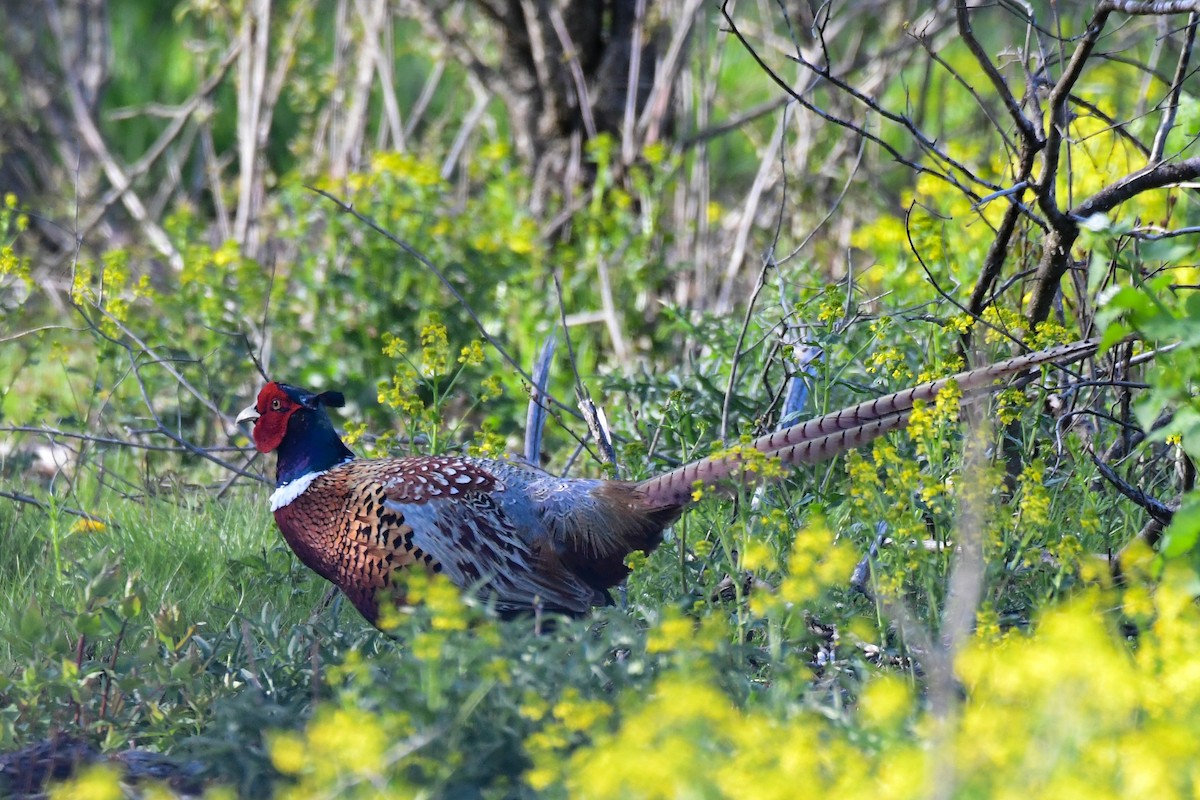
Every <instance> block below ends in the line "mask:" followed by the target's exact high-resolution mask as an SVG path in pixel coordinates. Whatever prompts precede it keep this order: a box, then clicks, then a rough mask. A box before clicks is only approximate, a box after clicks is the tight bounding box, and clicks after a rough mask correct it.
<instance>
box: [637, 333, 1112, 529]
mask: <svg viewBox="0 0 1200 800" xmlns="http://www.w3.org/2000/svg"><path fill="white" fill-rule="evenodd" d="M1098 346H1099V339H1087V340H1085V341H1081V342H1075V343H1074V344H1064V345H1060V346H1058V347H1051V348H1049V349H1046V350H1039V351H1037V352H1036V353H1029V354H1027V355H1023V356H1016V357H1014V358H1009V359H1006V360H1004V361H998V362H996V363H995V364H990V365H988V366H986V367H980V368H978V369H973V370H968V371H966V372H960V373H958V374H957V375H953V376H951V377H949V378H941V379H939V380H936V381H930V382H929V383H922V384H920V385H918V386H914V387H912V388H910V389H905V390H903V391H900V392H896V393H894V394H889V395H885V396H884V397H879V398H876V399H874V400H867V401H865V402H862V403H859V404H858V405H854V406H850V407H849V408H844V409H842V410H841V411H835V412H833V413H832V414H826V415H825V416H823V417H817V418H816V419H811V420H809V421H807V422H801V423H797V424H796V425H793V426H791V427H790V428H785V429H783V430H781V431H776V432H775V433H770V434H766V435H764V436H760V437H759V438H757V439H755V440H754V441H753V442H752V443H751V444H752V446H753V447H754V448H755V449H756V450H759V451H761V452H764V453H769V454H770V455H772V456H775V457H777V458H779V459H781V460H782V461H783V463H785V464H814V463H817V462H820V461H826V460H828V459H830V458H833V457H834V456H836V455H838V454H839V453H844V452H846V451H848V450H853V449H855V448H856V447H860V446H862V445H864V444H866V443H868V442H870V441H871V440H873V439H876V438H878V437H880V436H883V435H884V434H887V433H890V432H891V431H894V430H897V429H899V428H903V427H904V426H905V425H907V424H908V417H909V414H910V413H911V412H912V408H913V403H915V402H917V401H921V402H930V401H932V400H933V399H934V398H936V397H937V395H938V392H940V391H941V390H942V389H944V388H945V387H946V385H947V384H948V383H949V382H950V381H954V382H956V383H957V384H958V387H959V390H960V391H961V392H962V395H963V399H964V400H967V399H971V398H975V397H980V396H982V395H986V394H988V393H990V392H991V391H992V390H993V389H995V388H996V381H998V380H1000V379H1002V378H1007V377H1011V376H1014V375H1019V374H1021V373H1023V372H1026V371H1028V370H1030V369H1034V368H1035V367H1041V366H1044V365H1046V364H1055V363H1057V364H1070V363H1073V362H1075V361H1081V360H1082V359H1085V358H1087V357H1089V356H1091V355H1094V354H1095V352H1096V349H1097V348H1098ZM738 464H739V460H738V459H737V458H720V457H718V458H706V459H703V460H701V461H695V462H692V463H691V464H686V465H684V466H682V467H679V468H678V469H675V470H672V471H671V472H668V473H665V474H663V475H660V476H658V477H657V478H650V479H648V480H646V481H643V482H642V483H640V484H638V488H639V489H640V490H641V492H642V494H643V496H644V497H645V499H646V501H647V503H648V504H651V505H663V506H675V505H678V506H682V505H686V504H687V503H688V502H689V501H690V499H691V495H692V485H693V484H694V483H695V482H696V481H703V482H706V483H707V482H710V481H716V480H720V479H721V478H725V477H728V476H729V475H730V474H731V473H732V472H733V471H734V470H735V469H737V466H738Z"/></svg>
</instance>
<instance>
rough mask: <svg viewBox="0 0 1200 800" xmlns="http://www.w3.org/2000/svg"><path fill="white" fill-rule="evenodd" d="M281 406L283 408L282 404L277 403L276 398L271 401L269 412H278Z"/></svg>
mask: <svg viewBox="0 0 1200 800" xmlns="http://www.w3.org/2000/svg"><path fill="white" fill-rule="evenodd" d="M282 406H283V404H282V403H280V402H279V398H278V397H277V398H275V399H274V400H272V401H271V410H272V411H278V410H279V409H280V408H281V407H282Z"/></svg>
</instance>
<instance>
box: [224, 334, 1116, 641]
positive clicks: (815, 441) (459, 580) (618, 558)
mask: <svg viewBox="0 0 1200 800" xmlns="http://www.w3.org/2000/svg"><path fill="white" fill-rule="evenodd" d="M1097 344H1098V342H1097V340H1094V339H1093V340H1088V341H1082V342H1078V343H1075V344H1068V345H1062V346H1059V347H1054V348H1051V349H1048V350H1042V351H1038V352H1035V353H1030V354H1028V355H1023V356H1017V357H1015V358H1010V359H1008V360H1005V361H1000V362H997V363H995V364H992V365H991V366H987V367H981V368H979V369H974V370H970V371H967V372H962V373H959V374H958V375H955V376H953V377H952V378H943V379H941V380H937V381H932V382H929V383H923V384H921V385H919V386H915V387H913V388H911V389H907V390H905V391H902V392H897V393H895V394H890V395H887V396H885V397H880V398H877V399H874V400H868V401H866V402H862V403H859V404H857V405H854V406H851V407H849V408H845V409H843V410H841V411H837V412H835V413H832V414H826V415H825V416H822V417H818V418H816V419H812V420H809V421H808V422H803V423H799V424H796V425H793V426H791V427H789V428H785V429H783V430H780V431H777V432H775V433H771V434H767V435H765V436H761V437H759V438H758V439H755V440H754V441H753V442H752V446H753V447H754V448H755V449H757V450H759V451H761V452H764V453H767V454H768V455H770V456H772V457H776V458H778V459H779V460H780V461H782V462H783V463H785V464H804V463H815V462H819V461H822V460H825V459H829V458H832V457H833V456H835V455H837V454H839V453H842V452H844V451H847V450H851V449H853V448H856V447H858V446H860V445H862V444H865V443H867V442H869V441H871V440H872V439H875V438H876V437H878V436H881V435H883V434H886V433H888V432H889V431H893V430H896V429H898V428H901V427H903V426H904V425H905V424H906V423H907V421H908V418H909V414H910V413H911V411H912V408H913V403H914V402H918V401H930V400H932V399H933V398H935V397H936V396H937V394H938V392H939V391H941V389H942V388H944V387H945V386H946V385H947V383H948V382H949V381H951V380H953V381H955V382H957V384H958V387H959V389H960V390H961V392H962V395H963V398H964V399H969V398H972V397H980V396H983V395H986V394H988V393H989V392H990V391H991V390H992V388H993V385H994V384H995V383H996V381H997V380H999V379H1001V378H1005V377H1011V376H1015V375H1019V374H1021V373H1024V372H1026V371H1028V370H1030V369H1033V368H1035V367H1039V366H1042V365H1046V364H1052V363H1071V362H1074V361H1078V360H1081V359H1084V358H1087V357H1089V356H1091V355H1093V354H1094V353H1095V352H1096V349H1097ZM344 404H345V400H344V398H343V396H342V394H341V393H340V392H321V393H319V394H314V393H312V392H308V391H305V390H304V389H300V388H297V387H295V386H289V385H288V384H284V383H276V382H270V383H268V384H266V386H264V387H263V388H262V390H261V391H260V392H259V394H258V398H257V401H256V402H255V404H254V405H252V406H250V407H248V408H246V409H245V410H243V411H242V412H241V413H240V414H238V416H237V422H238V423H241V422H249V421H253V422H254V431H253V439H254V444H255V446H256V447H257V448H258V450H259V451H260V452H263V453H269V452H271V451H275V452H276V453H277V462H278V463H277V468H276V488H275V491H274V493H273V494H272V495H271V511H272V512H273V513H274V515H275V521H276V523H277V524H278V526H279V530H280V531H281V532H282V534H283V538H284V540H285V541H286V542H287V543H288V546H289V547H291V549H292V550H293V551H294V552H295V553H296V555H297V556H298V557H299V558H300V560H301V561H303V562H304V563H305V564H306V565H307V566H308V567H310V568H311V569H312V570H314V571H315V572H316V573H317V574H319V575H321V576H322V577H323V578H325V579H326V580H328V581H330V582H331V583H333V584H334V585H336V586H337V587H338V588H340V589H341V590H342V591H343V592H344V593H345V594H346V596H347V597H348V598H349V599H350V601H351V602H352V603H353V604H354V606H355V607H356V608H357V609H358V610H359V612H361V613H362V615H363V616H364V617H365V618H366V619H367V620H368V621H369V622H371V623H373V624H376V623H377V622H378V620H379V609H380V605H379V603H380V601H381V599H382V598H383V597H384V596H386V594H387V593H388V592H389V591H390V592H392V593H393V595H394V594H395V590H394V589H393V588H392V586H391V584H392V578H393V576H394V575H396V573H397V572H398V571H399V570H402V569H406V568H410V567H419V568H424V569H426V570H429V571H432V572H435V573H442V574H444V575H446V576H447V577H448V578H449V579H450V580H451V581H453V582H454V583H455V584H456V585H457V586H459V587H460V588H462V589H463V590H466V591H468V592H472V593H475V594H476V595H478V596H480V597H481V598H485V599H486V600H488V601H490V602H492V603H494V604H495V608H496V610H497V611H498V612H499V613H500V614H502V615H508V616H511V615H513V614H518V613H521V612H524V611H529V610H532V609H535V608H540V609H542V610H547V611H554V612H559V613H564V614H568V615H581V614H584V613H586V612H587V611H588V609H590V608H591V607H592V606H595V605H604V604H610V603H611V602H612V598H611V596H610V595H609V591H608V590H609V589H611V588H613V587H614V586H616V585H617V584H619V583H620V582H621V581H622V580H624V579H625V577H626V575H627V573H628V569H627V568H626V566H625V558H626V556H628V555H629V554H630V553H631V552H634V551H643V552H647V553H649V552H650V551H652V550H654V549H655V548H656V547H657V546H658V544H659V542H660V541H661V540H662V535H663V530H664V529H665V528H666V527H667V526H669V525H670V524H671V523H673V522H674V521H675V520H677V519H678V518H679V516H680V515H681V514H682V513H683V511H684V509H685V508H686V506H687V505H688V504H689V503H690V502H692V493H693V487H694V485H695V483H696V482H697V481H702V482H705V483H710V482H713V481H717V480H720V479H722V478H725V477H728V476H730V475H732V474H734V472H735V471H736V470H737V468H738V463H739V462H738V459H737V458H735V457H720V456H716V457H710V458H705V459H702V460H700V461H696V462H693V463H690V464H687V465H685V466H682V467H679V468H677V469H674V470H671V471H669V472H666V473H664V474H662V475H659V476H657V477H654V478H649V479H647V480H643V481H639V482H630V481H618V480H600V479H585V478H562V477H558V476H555V475H552V474H550V473H548V472H545V471H543V470H541V469H537V468H535V467H531V466H528V465H525V464H522V463H518V462H514V461H506V460H492V459H484V458H468V457H460V456H410V457H403V458H383V459H362V458H358V457H356V456H355V455H354V453H352V452H351V451H350V449H349V448H347V447H346V445H345V444H344V443H343V442H342V440H341V438H339V436H338V434H337V432H336V431H335V430H334V428H333V423H332V422H331V421H330V418H329V415H328V413H327V412H326V409H327V408H338V407H341V406H343V405H344ZM393 599H398V598H395V597H394V596H393Z"/></svg>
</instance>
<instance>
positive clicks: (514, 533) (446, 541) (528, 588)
mask: <svg viewBox="0 0 1200 800" xmlns="http://www.w3.org/2000/svg"><path fill="white" fill-rule="evenodd" d="M385 505H387V506H388V507H391V508H393V509H394V510H396V511H399V512H400V513H402V514H403V515H404V517H405V519H406V520H407V522H408V524H409V525H411V526H412V529H413V544H414V545H416V546H417V547H420V548H421V549H422V550H423V551H425V552H426V553H428V554H430V555H431V556H432V557H433V559H434V561H435V562H436V563H438V564H440V565H441V569H442V573H443V574H445V575H446V576H447V577H448V578H450V580H451V581H452V582H454V583H455V584H456V585H457V586H460V587H462V588H463V589H468V590H473V591H476V592H478V594H479V596H480V597H482V598H484V599H494V600H495V603H496V608H497V610H499V611H501V612H514V611H527V610H530V609H532V608H534V607H535V606H540V607H541V608H544V609H546V610H551V611H563V612H567V613H571V614H583V613H586V612H587V610H588V609H589V608H591V607H592V606H593V605H596V604H597V603H603V602H604V600H605V597H604V596H603V595H602V594H598V593H597V591H596V590H595V589H593V588H592V587H590V586H588V585H587V584H585V583H584V582H583V581H582V580H580V579H579V578H578V577H577V576H576V575H574V574H572V573H571V572H570V571H568V570H567V569H566V567H565V566H564V565H563V563H562V560H561V559H560V557H559V556H558V554H557V553H556V552H555V550H554V548H553V546H551V545H550V543H549V542H548V541H547V540H546V538H545V537H544V536H540V537H539V536H535V535H531V531H530V530H529V523H530V520H523V519H520V517H521V514H520V513H517V514H515V515H514V513H513V511H518V512H519V510H518V509H510V508H506V506H508V505H510V504H508V503H503V502H501V501H500V500H499V499H498V498H497V496H496V495H495V494H492V493H489V492H466V493H464V494H461V495H458V496H457V497H455V498H454V499H452V500H449V499H447V500H432V501H429V502H425V503H420V504H409V503H398V502H395V501H390V500H389V501H387V502H386V503H385Z"/></svg>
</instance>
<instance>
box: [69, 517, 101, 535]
mask: <svg viewBox="0 0 1200 800" xmlns="http://www.w3.org/2000/svg"><path fill="white" fill-rule="evenodd" d="M106 530H108V526H107V525H105V524H104V523H103V522H101V521H100V520H98V519H96V518H94V517H80V518H79V519H78V520H76V522H75V524H74V525H72V526H71V533H101V532H103V531H106Z"/></svg>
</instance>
